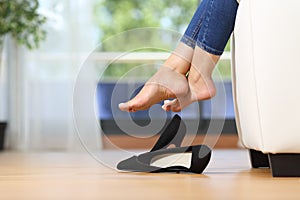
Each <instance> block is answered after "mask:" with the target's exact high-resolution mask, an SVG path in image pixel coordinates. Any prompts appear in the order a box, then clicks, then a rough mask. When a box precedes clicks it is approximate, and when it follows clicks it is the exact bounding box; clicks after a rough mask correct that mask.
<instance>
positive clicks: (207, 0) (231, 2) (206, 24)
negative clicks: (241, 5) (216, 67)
mask: <svg viewBox="0 0 300 200" xmlns="http://www.w3.org/2000/svg"><path fill="white" fill-rule="evenodd" d="M237 9H238V3H237V2H236V0H202V1H201V3H200V5H199V7H198V8H197V10H196V12H195V14H194V16H193V18H192V20H191V22H190V24H189V26H188V27H187V30H186V31H185V33H184V35H183V37H182V38H181V42H183V43H185V44H186V45H188V46H190V47H192V48H195V46H196V45H197V46H198V47H200V48H201V49H203V50H205V51H207V52H208V53H211V54H214V55H221V54H222V53H223V51H224V48H225V46H226V43H227V41H228V39H229V37H230V35H231V33H232V31H233V28H234V23H235V17H236V12H237Z"/></svg>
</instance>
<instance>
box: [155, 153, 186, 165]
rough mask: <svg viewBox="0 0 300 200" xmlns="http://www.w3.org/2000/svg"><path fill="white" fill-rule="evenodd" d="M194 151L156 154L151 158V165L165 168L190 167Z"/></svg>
mask: <svg viewBox="0 0 300 200" xmlns="http://www.w3.org/2000/svg"><path fill="white" fill-rule="evenodd" d="M191 159H192V153H173V154H164V155H159V156H155V157H153V158H152V160H151V162H150V163H151V165H152V166H155V167H160V168H165V167H172V166H183V167H186V168H190V166H191Z"/></svg>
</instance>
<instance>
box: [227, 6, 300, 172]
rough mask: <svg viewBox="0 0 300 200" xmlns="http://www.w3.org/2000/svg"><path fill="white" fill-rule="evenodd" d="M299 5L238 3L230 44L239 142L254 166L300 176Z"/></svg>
mask: <svg viewBox="0 0 300 200" xmlns="http://www.w3.org/2000/svg"><path fill="white" fill-rule="evenodd" d="M299 8H300V1H299V0H285V1H282V0H242V1H241V3H240V6H239V9H238V13H237V19H236V24H235V30H234V37H233V40H232V46H233V51H232V56H233V59H232V78H233V94H234V101H235V113H236V122H237V128H238V133H239V137H240V142H241V144H242V145H244V146H245V147H246V148H248V149H251V151H250V155H251V161H252V166H253V167H268V166H269V164H270V167H271V169H272V173H273V176H300V63H299V61H298V58H300V12H299Z"/></svg>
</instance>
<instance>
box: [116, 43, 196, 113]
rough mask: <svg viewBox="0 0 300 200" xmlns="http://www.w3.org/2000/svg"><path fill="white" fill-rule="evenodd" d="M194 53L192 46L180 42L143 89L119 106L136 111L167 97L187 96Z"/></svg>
mask: <svg viewBox="0 0 300 200" xmlns="http://www.w3.org/2000/svg"><path fill="white" fill-rule="evenodd" d="M183 53H184V54H183ZM193 53H194V50H193V49H192V48H190V47H188V46H186V45H184V44H182V43H179V45H178V46H177V48H176V49H175V51H174V52H173V53H172V54H171V55H170V57H169V58H168V59H167V60H166V62H165V63H164V65H163V66H162V67H161V68H160V69H159V70H158V71H157V72H156V73H155V74H154V76H153V77H151V78H150V79H149V80H148V81H147V82H146V84H145V86H144V87H143V88H142V90H141V91H140V92H139V93H138V94H137V95H136V96H135V97H134V98H133V99H131V100H130V101H128V102H125V103H120V104H119V108H120V109H121V110H123V111H128V112H135V111H138V110H146V109H148V108H149V107H151V106H152V105H153V104H156V103H158V102H160V101H162V100H165V99H169V98H180V97H183V96H185V95H186V94H187V93H188V91H189V86H188V81H187V79H186V73H187V72H188V70H189V69H190V66H191V60H192V56H193Z"/></svg>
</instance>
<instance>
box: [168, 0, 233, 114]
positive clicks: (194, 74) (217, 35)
mask: <svg viewBox="0 0 300 200" xmlns="http://www.w3.org/2000/svg"><path fill="white" fill-rule="evenodd" d="M204 1H207V7H206V13H205V16H204V19H203V22H202V25H201V28H200V30H199V32H198V37H197V43H196V47H195V50H194V56H193V60H192V64H191V68H190V72H189V76H188V83H189V92H188V93H187V95H185V96H183V97H179V98H177V99H175V100H173V101H170V102H166V103H165V105H164V106H163V108H164V109H165V110H172V111H174V112H178V111H180V110H181V109H183V108H184V107H186V106H188V105H189V104H191V103H192V102H194V101H199V100H205V99H209V98H211V97H213V96H214V95H215V94H216V88H215V85H214V83H213V80H212V72H213V69H214V67H215V65H216V63H217V62H218V60H219V58H220V56H221V54H222V53H223V50H224V48H225V46H226V43H227V41H228V39H229V37H230V35H231V33H232V31H233V28H234V23H235V17H236V12H237V8H238V3H237V2H236V0H204Z"/></svg>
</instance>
